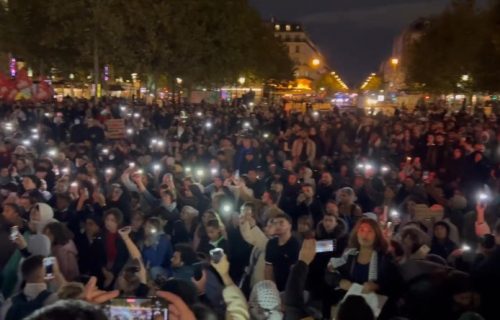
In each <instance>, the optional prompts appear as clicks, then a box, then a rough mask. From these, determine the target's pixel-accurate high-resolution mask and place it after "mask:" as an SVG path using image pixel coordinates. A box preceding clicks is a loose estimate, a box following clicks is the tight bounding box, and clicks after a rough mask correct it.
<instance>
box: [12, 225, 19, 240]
mask: <svg viewBox="0 0 500 320" xmlns="http://www.w3.org/2000/svg"><path fill="white" fill-rule="evenodd" d="M19 235H20V233H19V227H18V226H13V227H11V228H10V240H11V241H16V239H17V237H19Z"/></svg>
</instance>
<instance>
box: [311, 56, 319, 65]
mask: <svg viewBox="0 0 500 320" xmlns="http://www.w3.org/2000/svg"><path fill="white" fill-rule="evenodd" d="M311 64H312V65H313V66H314V67H318V66H319V65H320V64H321V60H319V59H318V58H314V59H312V61H311Z"/></svg>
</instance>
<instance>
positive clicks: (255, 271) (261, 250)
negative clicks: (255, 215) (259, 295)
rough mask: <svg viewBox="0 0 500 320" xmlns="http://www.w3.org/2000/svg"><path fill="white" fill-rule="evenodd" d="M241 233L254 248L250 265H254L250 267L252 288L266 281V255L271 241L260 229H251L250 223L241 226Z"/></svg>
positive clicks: (255, 227)
mask: <svg viewBox="0 0 500 320" xmlns="http://www.w3.org/2000/svg"><path fill="white" fill-rule="evenodd" d="M240 232H241V236H242V237H243V239H245V241H246V242H247V243H249V244H251V245H252V246H253V249H252V253H251V254H250V261H249V263H250V264H252V263H254V264H253V265H249V266H248V267H249V268H252V273H251V277H250V286H251V287H253V286H254V285H255V284H256V283H257V282H260V281H262V280H265V277H264V270H265V267H266V261H265V253H266V246H267V241H269V239H268V238H267V237H266V235H265V234H264V232H262V230H261V229H260V228H259V227H257V226H254V227H253V228H251V227H250V224H249V223H248V222H244V223H242V224H241V225H240ZM254 261H256V262H254Z"/></svg>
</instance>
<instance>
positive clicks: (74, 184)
mask: <svg viewBox="0 0 500 320" xmlns="http://www.w3.org/2000/svg"><path fill="white" fill-rule="evenodd" d="M70 186H71V187H72V188H78V182H76V181H73V182H71V184H70Z"/></svg>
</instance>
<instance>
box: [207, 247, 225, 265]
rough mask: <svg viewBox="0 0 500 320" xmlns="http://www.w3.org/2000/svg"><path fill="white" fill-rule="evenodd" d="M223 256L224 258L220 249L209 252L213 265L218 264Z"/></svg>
mask: <svg viewBox="0 0 500 320" xmlns="http://www.w3.org/2000/svg"><path fill="white" fill-rule="evenodd" d="M223 256H224V250H223V249H221V248H215V249H212V250H210V259H211V260H212V261H213V262H214V263H219V262H220V260H221V259H222V257H223Z"/></svg>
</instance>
